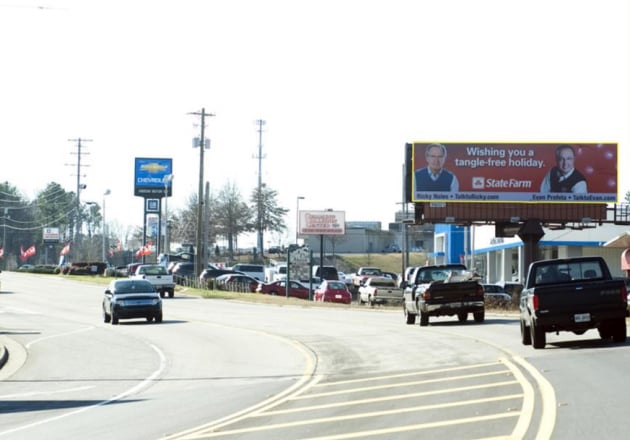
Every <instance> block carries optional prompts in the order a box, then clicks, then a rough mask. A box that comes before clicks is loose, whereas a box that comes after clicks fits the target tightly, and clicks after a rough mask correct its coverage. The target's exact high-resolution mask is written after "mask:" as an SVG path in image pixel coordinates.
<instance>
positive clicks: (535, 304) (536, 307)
mask: <svg viewBox="0 0 630 440" xmlns="http://www.w3.org/2000/svg"><path fill="white" fill-rule="evenodd" d="M538 306H539V304H538V295H536V294H534V296H532V307H533V308H534V310H538Z"/></svg>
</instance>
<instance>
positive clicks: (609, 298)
mask: <svg viewBox="0 0 630 440" xmlns="http://www.w3.org/2000/svg"><path fill="white" fill-rule="evenodd" d="M534 293H535V295H536V296H537V298H538V310H541V311H543V310H546V309H553V310H556V311H560V310H564V311H572V310H575V311H578V310H580V309H584V308H588V309H591V310H597V309H598V308H606V309H610V308H611V306H613V307H614V306H615V305H617V306H619V307H620V308H625V302H624V298H623V295H624V293H625V288H624V283H623V281H617V280H613V281H610V280H602V281H589V282H588V283H575V284H569V283H566V284H562V285H555V286H544V287H542V286H538V287H536V288H535V290H534ZM567 297H569V298H571V301H567Z"/></svg>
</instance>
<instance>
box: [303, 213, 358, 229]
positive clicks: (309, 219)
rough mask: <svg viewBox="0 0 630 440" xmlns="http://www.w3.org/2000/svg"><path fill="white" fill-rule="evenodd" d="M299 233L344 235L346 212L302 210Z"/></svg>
mask: <svg viewBox="0 0 630 440" xmlns="http://www.w3.org/2000/svg"><path fill="white" fill-rule="evenodd" d="M298 214H299V215H298V220H299V221H298V233H299V234H301V235H344V234H345V233H346V213H345V212H344V211H300V212H299V213H298Z"/></svg>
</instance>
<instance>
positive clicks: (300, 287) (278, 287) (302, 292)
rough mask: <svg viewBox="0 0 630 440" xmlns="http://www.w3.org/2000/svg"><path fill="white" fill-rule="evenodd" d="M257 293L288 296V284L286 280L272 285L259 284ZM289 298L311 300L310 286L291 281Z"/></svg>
mask: <svg viewBox="0 0 630 440" xmlns="http://www.w3.org/2000/svg"><path fill="white" fill-rule="evenodd" d="M256 292H257V293H264V294H267V295H278V296H286V294H287V282H286V281H285V280H279V281H273V282H271V283H258V287H257V288H256ZM289 296H290V297H292V298H300V299H309V291H308V286H307V285H305V284H302V283H300V282H299V281H293V280H291V281H289Z"/></svg>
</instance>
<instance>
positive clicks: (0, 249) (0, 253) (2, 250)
mask: <svg viewBox="0 0 630 440" xmlns="http://www.w3.org/2000/svg"><path fill="white" fill-rule="evenodd" d="M0 258H4V248H3V247H1V248H0Z"/></svg>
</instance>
